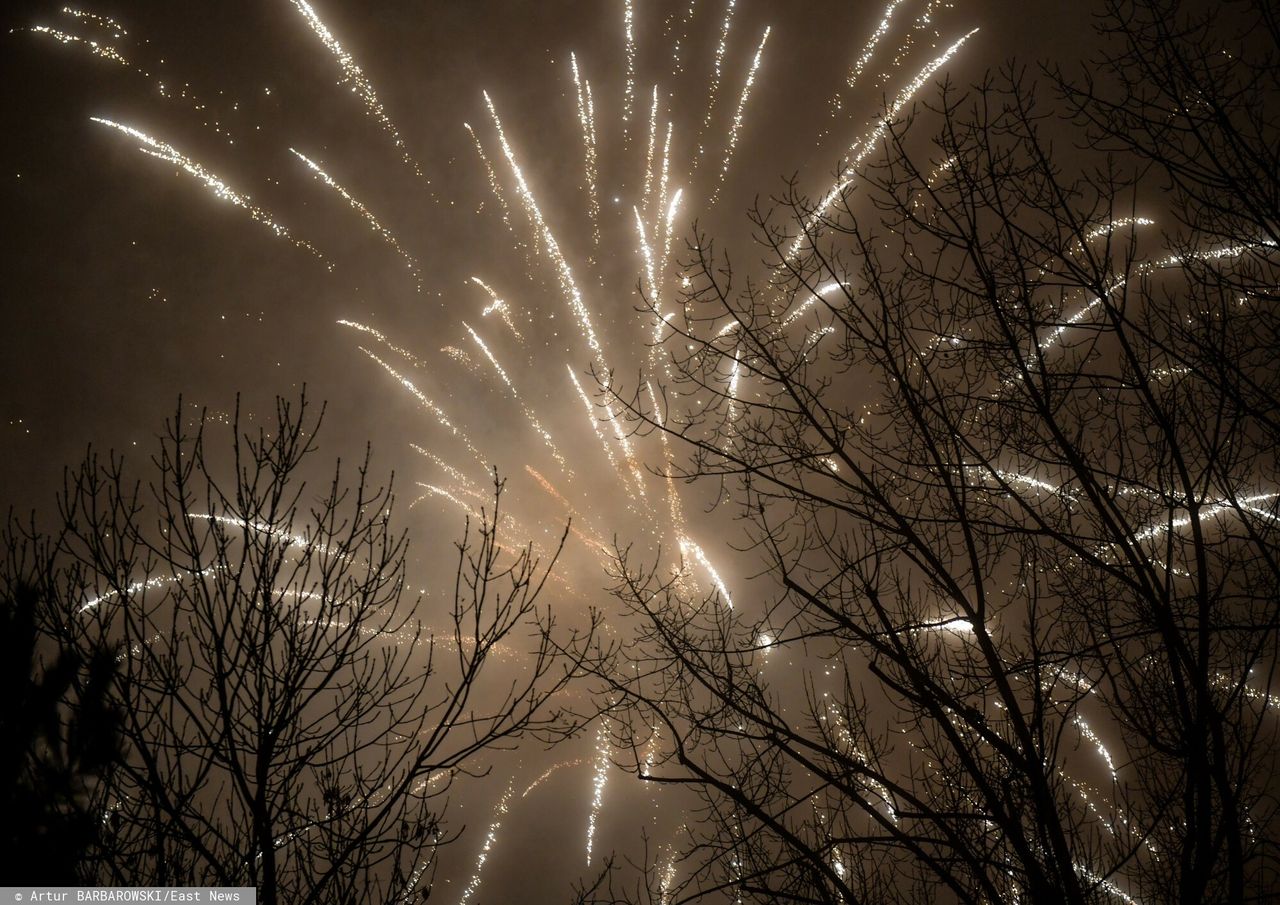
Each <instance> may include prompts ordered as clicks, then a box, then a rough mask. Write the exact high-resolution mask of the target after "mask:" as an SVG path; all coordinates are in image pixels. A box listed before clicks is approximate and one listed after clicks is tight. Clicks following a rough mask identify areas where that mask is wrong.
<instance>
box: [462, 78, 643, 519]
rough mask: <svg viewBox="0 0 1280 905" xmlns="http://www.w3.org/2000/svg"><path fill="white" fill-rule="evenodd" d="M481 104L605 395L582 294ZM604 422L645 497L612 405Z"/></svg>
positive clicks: (605, 376)
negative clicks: (549, 258)
mask: <svg viewBox="0 0 1280 905" xmlns="http://www.w3.org/2000/svg"><path fill="white" fill-rule="evenodd" d="M484 102H485V105H486V106H487V107H488V108H489V114H490V116H492V118H493V124H494V128H495V130H496V131H497V135H498V143H499V145H501V147H502V152H503V154H504V155H505V156H506V158H507V163H508V164H509V165H510V167H511V172H512V174H513V176H514V177H515V180H516V187H517V188H518V190H519V193H520V197H521V200H522V201H523V202H524V207H525V210H526V212H527V213H528V216H529V219H530V221H531V222H532V224H533V226H534V232H535V234H537V235H540V236H541V237H542V243H543V246H544V248H545V250H546V253H547V254H548V255H549V256H550V257H551V260H552V262H553V263H554V265H555V268H556V271H557V273H558V275H559V278H560V286H561V289H562V290H563V291H564V293H565V297H566V298H567V299H568V301H569V307H570V309H571V310H572V311H573V314H574V315H575V317H577V319H578V325H579V327H581V329H582V334H583V338H584V339H585V340H586V343H587V347H588V348H589V349H590V350H591V354H592V357H593V358H594V360H595V367H596V372H595V373H596V376H597V379H599V380H600V381H601V382H602V383H603V388H604V389H605V390H606V391H608V389H609V385H610V377H609V375H610V374H611V373H612V371H611V370H610V369H609V366H608V364H607V363H606V362H605V358H604V349H603V348H602V347H601V346H600V340H599V339H598V338H597V336H596V331H595V327H594V326H593V324H592V321H591V311H590V310H589V309H588V308H587V305H586V302H585V301H584V300H583V298H582V293H581V292H580V291H579V290H578V286H577V283H576V282H575V281H574V278H573V270H572V268H570V267H569V262H568V260H566V259H565V256H564V254H563V253H562V252H561V251H560V245H559V244H558V243H557V242H556V238H555V235H554V234H553V233H552V232H551V228H550V227H549V226H547V223H546V220H545V219H544V218H543V216H542V210H541V208H539V206H538V202H537V199H535V198H534V196H533V192H532V191H531V190H530V188H529V184H528V183H527V182H526V181H525V178H524V172H523V171H522V170H521V169H520V164H519V162H518V161H517V160H516V156H515V151H514V150H512V148H511V144H510V143H509V142H508V141H507V136H506V133H505V132H504V131H503V128H502V120H501V119H500V118H499V116H498V111H497V108H496V107H494V105H493V100H492V99H491V98H490V97H489V93H488V92H487V91H486V92H484ZM575 382H576V380H575ZM604 410H605V416H606V420H607V421H609V422H610V425H611V426H612V427H613V433H614V437H615V438H616V439H617V441H618V443H619V445H621V447H622V451H623V458H624V459H625V460H626V462H627V465H628V467H629V468H630V470H631V473H632V478H633V481H634V483H635V487H636V490H637V492H638V493H639V494H640V495H641V496H644V475H643V473H642V471H641V469H640V465H639V463H638V461H637V460H636V456H635V451H634V449H633V448H632V446H631V441H630V439H629V438H628V437H627V435H626V433H625V432H623V431H621V430H619V429H618V428H617V413H616V412H615V411H614V409H613V406H612V404H611V403H605V405H604Z"/></svg>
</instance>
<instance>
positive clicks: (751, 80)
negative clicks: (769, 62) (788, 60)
mask: <svg viewBox="0 0 1280 905" xmlns="http://www.w3.org/2000/svg"><path fill="white" fill-rule="evenodd" d="M769 32H770V29H769V28H766V29H765V30H764V34H762V35H761V36H760V46H759V47H757V48H756V55H755V57H753V58H752V60H751V68H750V69H749V70H748V71H747V79H746V81H745V82H743V84H742V95H741V96H740V97H739V98H738V109H737V110H735V111H734V113H733V124H732V125H731V126H730V127H729V142H728V145H727V146H726V147H725V150H724V161H723V162H722V163H721V164H720V177H719V180H718V182H717V183H716V188H715V191H714V192H712V193H711V203H712V204H715V203H716V201H717V200H718V199H719V197H720V189H721V187H722V186H723V185H724V178H725V176H727V175H728V174H729V164H730V163H732V162H733V152H734V151H735V150H737V147H738V134H739V133H740V132H741V131H742V118H743V113H744V112H745V110H746V108H747V100H748V99H749V98H750V97H751V87H752V86H753V85H754V84H755V82H756V72H757V71H758V70H759V69H760V61H761V59H763V57H764V45H765V42H766V41H768V40H769Z"/></svg>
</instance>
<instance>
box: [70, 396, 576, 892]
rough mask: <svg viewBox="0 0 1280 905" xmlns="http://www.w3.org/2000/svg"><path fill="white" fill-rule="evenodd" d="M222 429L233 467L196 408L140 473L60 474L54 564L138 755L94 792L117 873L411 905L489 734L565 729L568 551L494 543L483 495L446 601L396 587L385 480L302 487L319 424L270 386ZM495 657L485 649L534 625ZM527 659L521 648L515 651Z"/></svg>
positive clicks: (98, 469) (109, 861) (400, 555)
mask: <svg viewBox="0 0 1280 905" xmlns="http://www.w3.org/2000/svg"><path fill="white" fill-rule="evenodd" d="M276 415H277V417H276V420H275V423H274V424H273V425H272V426H271V428H270V429H269V430H266V429H261V430H257V431H254V432H247V431H246V432H243V433H242V430H241V428H242V425H241V422H240V418H239V414H238V412H237V416H236V418H235V421H234V423H233V424H232V427H231V430H232V432H233V435H234V439H233V442H232V444H231V447H230V452H231V454H232V455H231V461H230V462H226V463H220V462H219V461H218V457H217V451H216V448H215V449H212V450H211V448H210V444H209V443H208V442H207V441H206V436H205V433H206V427H205V423H204V419H203V418H201V420H200V421H199V423H197V424H196V425H194V426H193V427H190V428H188V427H184V426H183V422H182V421H181V411H179V415H178V417H175V419H174V420H173V421H171V422H169V424H168V426H167V432H166V435H165V436H164V437H163V438H162V441H161V443H160V448H159V453H158V454H157V456H156V457H155V459H154V473H153V474H154V476H153V478H152V481H151V482H150V483H148V484H145V485H143V484H140V483H133V482H131V481H130V480H129V479H128V478H127V477H126V469H125V466H124V463H123V462H122V461H121V460H120V459H118V458H115V457H112V458H110V459H109V460H108V461H105V462H101V461H98V460H97V459H96V458H93V457H90V458H89V459H88V460H87V461H86V462H85V464H84V465H83V466H82V467H81V468H80V469H79V470H77V471H74V472H72V473H70V474H69V478H68V484H67V490H66V492H65V494H64V498H63V511H62V517H63V520H64V522H65V530H64V533H63V534H62V536H61V537H60V538H59V540H58V542H57V549H58V556H59V557H60V560H59V561H60V563H61V565H62V566H63V567H64V568H69V569H72V570H73V571H74V572H75V573H76V574H78V575H79V576H82V578H83V581H82V584H84V585H85V586H86V587H87V590H85V591H84V592H82V593H81V594H79V595H76V596H70V595H65V599H66V601H67V608H68V610H69V611H68V612H66V613H64V626H66V627H68V628H67V631H69V632H70V633H71V635H72V637H73V640H74V642H75V643H77V644H79V645H82V646H84V647H85V648H87V649H95V648H97V647H99V646H101V645H102V644H104V643H108V644H111V645H116V646H118V647H119V649H121V650H122V651H123V654H122V657H121V662H120V675H119V683H118V689H119V691H118V696H117V698H118V700H117V701H116V704H117V706H118V708H119V711H120V712H121V713H122V714H123V735H124V738H125V740H126V742H127V750H126V754H125V757H124V760H123V763H122V764H121V765H120V766H119V768H118V769H117V770H116V771H115V780H114V783H113V785H112V786H111V788H110V789H109V790H108V793H107V794H106V796H105V799H104V807H105V808H106V814H105V839H104V842H103V848H104V855H106V856H108V857H106V858H105V859H104V861H103V868H102V870H101V872H100V874H99V875H98V876H97V878H96V879H98V880H100V881H103V882H111V883H147V884H184V883H193V884H219V885H249V886H255V887H257V888H258V894H259V896H260V899H261V901H263V902H267V903H274V902H290V903H303V902H348V901H393V900H398V901H408V900H412V899H421V898H425V897H426V895H428V894H429V892H430V890H431V884H432V877H433V873H434V869H435V865H436V858H437V852H438V850H439V848H440V847H441V846H442V845H444V844H446V843H448V842H449V841H451V840H452V839H454V838H456V835H457V831H450V829H449V828H448V827H447V825H446V822H445V816H446V814H445V809H446V805H447V801H448V793H449V791H450V788H451V786H452V784H453V782H454V780H455V778H456V777H458V776H459V775H460V774H480V773H483V771H484V764H483V760H482V758H481V755H482V754H483V752H485V751H486V750H491V749H495V748H501V747H505V746H509V745H511V744H514V743H515V742H516V740H518V739H520V738H521V737H524V736H528V735H534V736H537V737H540V738H543V739H546V740H554V739H556V738H559V737H562V736H563V735H564V734H565V733H567V732H569V731H571V729H572V724H571V722H570V721H568V720H566V719H564V718H563V715H562V714H561V713H560V712H559V710H558V709H557V708H555V707H553V706H552V700H551V699H552V698H553V697H554V696H555V695H556V693H557V692H558V691H559V690H560V689H561V688H563V686H564V684H565V682H566V681H567V680H568V678H569V676H570V675H571V674H572V672H573V670H574V666H573V664H572V663H565V662H561V661H560V660H559V659H558V657H557V656H556V655H555V653H554V650H553V647H552V645H551V642H550V640H549V632H550V631H551V629H552V620H551V617H550V615H549V614H547V613H539V611H538V600H539V596H540V594H541V593H542V591H543V586H544V582H545V581H546V579H547V576H548V574H549V571H550V569H551V567H552V565H553V564H554V562H555V559H556V556H558V552H559V551H558V550H556V551H553V552H552V554H551V555H550V557H549V559H548V560H546V561H545V562H544V561H540V560H539V557H538V556H537V555H536V554H535V552H534V551H533V549H532V548H531V547H525V548H523V549H517V550H515V551H513V552H510V553H508V552H506V551H504V550H503V548H502V547H501V545H500V543H499V532H500V527H501V524H502V514H501V511H500V508H499V501H500V497H501V491H502V485H501V483H500V482H498V480H497V478H496V475H495V495H494V502H493V507H492V510H490V511H486V512H484V513H483V514H482V516H481V519H480V524H479V526H477V527H472V526H470V525H469V526H468V529H467V532H466V534H465V536H464V537H463V539H462V540H461V541H460V542H459V543H458V544H457V572H456V580H455V586H454V593H453V602H452V605H451V606H446V607H443V608H442V611H441V612H434V613H424V612H423V607H424V604H423V602H422V601H421V600H416V601H415V600H412V599H406V597H405V595H404V586H405V550H406V538H405V536H404V535H403V534H401V533H396V532H395V531H394V530H393V528H392V522H391V518H392V495H391V491H390V488H389V487H388V488H386V489H376V488H372V487H371V486H370V484H369V483H368V461H367V457H366V461H365V463H364V464H362V465H361V466H360V468H359V470H358V476H357V479H356V480H355V481H354V482H353V484H352V485H351V486H349V487H348V486H347V485H346V484H345V483H344V476H343V474H342V471H341V466H340V465H339V467H338V469H336V470H335V472H334V473H333V475H332V479H331V480H330V481H329V482H328V483H327V484H326V485H324V486H323V489H322V490H321V491H320V492H315V491H313V490H312V489H311V488H310V486H309V485H308V484H307V483H306V482H305V481H304V480H303V478H304V476H305V475H306V473H307V471H306V467H307V459H308V456H310V455H311V454H312V453H313V451H314V448H315V447H314V439H313V438H314V434H315V430H316V428H317V427H318V425H319V421H320V419H319V418H318V417H312V416H310V415H309V414H308V412H307V407H306V402H305V398H304V399H303V400H301V401H299V402H297V403H286V402H283V401H281V402H278V403H277V413H276ZM522 629H532V631H530V632H529V636H530V637H532V638H533V640H532V641H530V642H529V644H530V646H531V647H532V650H530V651H528V652H527V653H528V658H527V661H525V660H522V661H521V664H522V666H523V667H525V668H523V669H521V670H519V671H517V672H516V673H515V674H514V676H513V674H512V672H511V671H510V670H507V671H505V674H499V671H500V667H495V660H494V654H495V651H497V650H498V649H499V647H500V646H502V645H513V644H515V643H516V642H517V641H524V640H525V634H524V632H523V631H522ZM517 652H518V653H519V654H521V655H522V656H523V655H524V654H525V653H526V651H523V650H519V651H517Z"/></svg>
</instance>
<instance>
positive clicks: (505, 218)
mask: <svg viewBox="0 0 1280 905" xmlns="http://www.w3.org/2000/svg"><path fill="white" fill-rule="evenodd" d="M462 127H463V128H464V129H466V130H467V134H468V135H470V136H471V140H472V141H473V142H474V143H475V146H476V153H477V154H479V155H480V162H481V163H483V164H484V172H485V176H486V177H487V178H488V180H489V191H491V192H493V197H494V198H496V199H497V200H498V207H499V208H500V209H501V210H502V222H503V223H505V224H507V228H508V229H510V230H512V231H513V232H514V231H515V225H514V224H513V223H512V222H511V208H510V207H508V206H507V199H506V196H505V195H504V194H503V192H502V183H500V182H499V181H498V174H497V173H496V172H495V171H494V169H493V164H492V163H491V162H490V161H489V155H488V154H486V153H485V152H484V145H483V144H481V143H480V136H479V135H476V130H475V129H473V128H471V123H463V124H462Z"/></svg>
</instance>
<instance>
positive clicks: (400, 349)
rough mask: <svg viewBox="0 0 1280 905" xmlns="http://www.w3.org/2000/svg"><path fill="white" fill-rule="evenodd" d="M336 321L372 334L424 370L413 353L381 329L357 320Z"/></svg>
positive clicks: (421, 363)
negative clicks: (396, 342) (394, 341)
mask: <svg viewBox="0 0 1280 905" xmlns="http://www.w3.org/2000/svg"><path fill="white" fill-rule="evenodd" d="M337 323H338V325H339V326H342V327H350V328H351V329H352V330H357V331H359V332H360V333H365V334H368V335H369V336H372V337H373V338H374V339H376V340H377V341H378V342H380V343H382V344H383V345H384V346H386V347H387V348H388V349H390V350H391V351H392V352H395V353H396V354H397V355H401V356H403V357H404V358H405V360H407V361H408V362H409V363H410V364H411V365H413V366H414V367H415V368H421V369H423V370H426V367H427V366H426V365H425V364H424V363H423V362H422V361H421V360H420V359H419V358H418V357H417V356H416V355H414V354H413V353H412V352H410V351H409V350H408V349H405V348H403V347H401V346H397V345H396V344H395V343H393V342H392V341H391V340H390V339H388V338H387V337H386V336H385V335H384V334H383V333H382V332H381V331H379V330H376V329H374V328H373V327H369V326H366V325H365V324H361V323H358V322H357V321H349V320H339V321H338V322H337Z"/></svg>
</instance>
